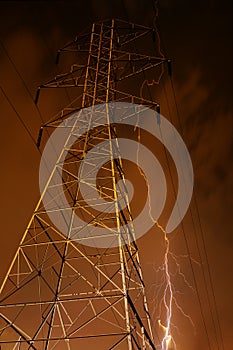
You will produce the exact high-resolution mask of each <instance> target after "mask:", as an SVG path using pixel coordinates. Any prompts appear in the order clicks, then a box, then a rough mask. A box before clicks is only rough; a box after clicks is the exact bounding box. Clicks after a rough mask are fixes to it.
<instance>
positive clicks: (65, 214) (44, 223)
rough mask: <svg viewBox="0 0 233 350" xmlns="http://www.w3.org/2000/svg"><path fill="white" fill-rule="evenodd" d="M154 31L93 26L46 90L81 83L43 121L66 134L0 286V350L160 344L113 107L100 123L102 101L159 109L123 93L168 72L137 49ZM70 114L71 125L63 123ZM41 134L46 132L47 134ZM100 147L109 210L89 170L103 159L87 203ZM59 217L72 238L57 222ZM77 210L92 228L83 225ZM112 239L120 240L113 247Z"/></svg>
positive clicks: (70, 47) (71, 47)
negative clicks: (136, 81)
mask: <svg viewBox="0 0 233 350" xmlns="http://www.w3.org/2000/svg"><path fill="white" fill-rule="evenodd" d="M147 36H150V38H151V41H152V43H153V38H155V33H154V31H153V29H151V28H146V27H144V26H139V25H133V24H130V23H127V22H124V21H119V20H111V21H106V22H103V23H95V24H93V26H92V30H91V32H84V33H83V34H81V35H79V36H77V37H76V38H75V40H74V41H72V42H70V43H68V44H67V45H66V46H65V47H64V48H63V49H62V50H60V51H59V53H58V55H59V54H60V53H61V52H63V51H68V52H75V53H76V54H78V56H77V57H78V59H79V63H77V64H74V65H73V66H72V67H71V70H70V72H68V73H66V74H61V75H58V76H57V77H56V78H55V79H53V80H51V81H49V82H48V83H46V84H44V85H42V86H41V87H40V88H39V90H38V92H39V91H40V90H41V89H42V88H53V87H56V88H59V87H61V88H62V87H63V88H68V87H73V88H74V87H75V88H77V91H78V93H77V98H75V100H74V101H73V102H72V103H71V104H70V105H69V107H68V108H65V109H64V110H63V111H62V112H61V113H60V114H59V115H58V116H57V117H56V118H53V120H51V121H50V122H49V123H47V124H46V125H44V126H43V128H44V129H45V128H46V129H47V130H53V128H55V129H59V127H60V129H61V130H62V132H63V131H64V132H65V133H66V134H65V135H66V140H65V143H64V145H63V147H62V148H61V149H60V152H59V153H58V154H57V160H56V161H55V162H54V163H53V161H52V160H51V162H50V163H48V164H47V168H48V171H49V175H48V176H47V178H46V182H45V183H44V190H43V193H42V196H41V198H40V200H39V202H38V204H37V206H36V209H35V211H34V213H33V215H32V218H31V220H30V222H29V224H28V227H27V229H26V231H25V233H24V235H23V238H22V240H21V243H20V246H19V248H18V250H17V252H16V255H15V257H14V259H13V261H12V263H11V266H10V268H9V271H8V273H7V275H6V277H5V280H4V282H3V285H2V287H1V298H0V316H1V317H0V329H1V341H0V344H1V349H2V350H4V349H37V350H41V349H60V350H63V349H122V350H124V349H129V350H133V349H155V345H154V340H153V335H152V327H151V320H150V316H149V312H148V307H147V302H146V296H145V286H144V283H143V278H142V271H141V266H140V261H139V256H138V248H137V244H136V242H135V236H134V234H135V233H134V227H133V218H132V215H131V210H130V205H129V198H128V195H127V193H126V191H125V189H124V183H125V174H124V171H123V168H122V159H121V155H120V151H119V150H118V146H117V127H116V126H115V125H114V124H111V123H110V120H109V115H108V111H106V113H105V116H106V120H105V122H104V123H103V122H101V123H99V122H98V106H100V108H101V106H103V104H104V106H107V104H108V103H111V102H117V101H118V102H119V101H120V102H128V103H132V102H133V103H134V104H135V103H136V104H141V105H146V106H150V107H152V108H157V107H158V105H157V103H155V102H153V101H151V100H148V101H146V100H145V99H142V98H141V97H138V96H136V94H135V96H134V95H133V94H130V93H128V92H127V91H124V89H123V87H124V86H126V90H127V79H131V78H132V77H134V76H136V75H140V74H144V72H145V71H147V70H153V69H157V68H159V70H160V73H161V69H163V64H164V62H165V61H166V60H165V59H164V57H161V56H159V55H158V56H148V55H145V54H140V53H138V52H137V50H136V49H135V48H136V43H137V41H138V40H145V38H146V37H147ZM85 60H86V62H85V63H84V64H83V61H85ZM156 67H157V68H156ZM160 73H159V74H160ZM37 98H38V94H37ZM94 106H95V108H94ZM96 106H97V107H96ZM104 108H106V107H104ZM71 115H72V123H71V125H67V124H65V123H66V120H67V118H68V117H69V116H71ZM77 128H78V130H79V133H80V134H82V135H81V136H80V135H79V134H78V133H77ZM82 128H83V129H82ZM82 130H87V131H85V132H84V133H83V132H82ZM41 133H42V128H41V132H40V135H39V136H40V138H41ZM113 139H114V140H115V143H114V145H115V146H114V147H115V149H114V150H113V146H112V145H113V144H112V143H111V142H107V143H106V144H105V147H104V148H101V149H100V148H98V145H99V144H100V143H101V142H104V141H112V140H113ZM94 147H95V148H96V151H95V152H93V153H92V157H94V158H95V159H99V162H100V164H102V163H101V162H103V160H102V158H101V152H104V156H106V155H107V156H108V158H109V162H107V163H104V164H102V166H101V167H100V170H99V172H98V181H97V183H96V187H97V188H98V193H99V195H100V196H101V197H102V199H104V200H105V202H106V205H107V206H108V207H109V208H110V209H111V210H100V207H98V206H99V205H100V204H99V202H98V200H97V198H96V197H95V193H96V192H92V191H94V189H93V183H92V182H91V181H92V176H91V175H92V172H94V171H95V167H96V163H95V164H94V165H93V164H92V162H91V157H90V158H89V168H88V172H84V170H83V182H84V183H85V185H86V186H87V192H86V193H88V202H87V201H86V200H85V199H84V198H83V194H82V192H81V191H80V186H79V183H78V177H77V173H78V171H80V168H81V167H82V161H83V159H85V157H86V156H87V155H88V152H90V151H91V150H92V149H93V148H94ZM113 153H114V154H115V156H114V155H113ZM62 159H63V163H62V161H61V160H62ZM51 164H53V166H51ZM61 164H63V166H61ZM81 173H82V170H81ZM87 173H88V174H89V175H88V176H87ZM55 177H56V180H55ZM57 178H60V184H59V183H58V182H57ZM119 181H121V187H120V188H119V186H117V182H119ZM58 185H59V186H58ZM58 188H59V189H61V188H62V191H63V195H64V194H65V198H66V201H67V203H68V204H69V206H67V205H64V206H62V205H61V201H60V199H61V197H59V196H60V192H59V190H58ZM88 191H89V192H88ZM119 197H122V199H123V200H124V201H125V203H126V205H125V208H124V210H121V208H120V207H119V206H120V205H121V204H120V203H121V202H119V200H118V199H119ZM62 198H63V197H62ZM45 201H47V207H46V210H45V207H44V204H43V203H45ZM48 208H49V209H48ZM114 208H115V210H113V209H114ZM54 215H55V216H56V218H57V220H58V221H59V222H60V223H61V226H62V227H63V229H64V230H65V231H66V234H65V235H64V234H63V233H64V230H63V232H60V231H59V228H58V227H57V225H55V224H54V220H53V219H51V218H55V216H54ZM75 215H78V216H79V217H81V218H82V220H83V222H85V225H83V226H77V224H75V221H74V216H75ZM126 224H127V225H126ZM122 225H125V227H126V228H125V232H124V234H122V231H121V230H120V229H119V228H120V226H122ZM100 228H104V229H105V231H106V232H107V236H108V238H109V240H108V242H109V244H107V243H105V244H103V247H102V248H101V245H100V244H98V239H99V238H100V239H101V237H98V235H97V236H96V237H95V238H94V239H93V235H95V230H98V229H100ZM84 230H85V232H86V233H85V234H83V231H84ZM113 239H115V240H117V242H118V244H117V246H116V245H115V247H114V246H113V245H112V242H113Z"/></svg>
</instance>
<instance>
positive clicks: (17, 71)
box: [0, 39, 44, 124]
mask: <svg viewBox="0 0 233 350" xmlns="http://www.w3.org/2000/svg"><path fill="white" fill-rule="evenodd" d="M0 45H1V46H2V49H3V51H4V52H5V55H6V56H7V58H8V60H9V61H10V63H11V65H12V66H13V68H14V70H15V72H16V73H17V75H18V77H19V78H20V80H21V82H22V84H23V86H24V88H25V89H26V91H27V93H28V95H29V96H30V98H31V99H32V101H33V105H34V106H35V108H36V110H37V113H38V115H39V118H40V120H41V122H42V123H43V124H44V120H43V117H42V115H41V112H40V110H39V108H38V107H37V105H35V104H34V98H33V96H32V93H31V91H30V90H29V88H28V86H27V84H26V83H25V80H24V79H23V77H22V75H21V74H20V72H19V70H18V68H17V67H16V64H15V63H14V61H13V60H12V58H11V57H10V55H9V53H8V51H7V49H6V47H5V45H4V43H3V41H2V40H1V39H0Z"/></svg>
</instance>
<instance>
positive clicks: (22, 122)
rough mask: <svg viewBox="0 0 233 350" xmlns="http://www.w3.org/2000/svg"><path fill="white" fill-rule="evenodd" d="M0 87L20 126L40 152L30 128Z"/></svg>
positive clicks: (0, 87)
mask: <svg viewBox="0 0 233 350" xmlns="http://www.w3.org/2000/svg"><path fill="white" fill-rule="evenodd" d="M0 89H1V91H2V94H3V96H4V97H5V99H6V100H7V102H8V103H9V105H10V106H11V108H12V110H13V111H14V112H15V114H16V116H17V118H18V120H19V121H20V123H21V124H22V126H23V127H24V129H25V130H26V132H27V134H28V135H29V137H30V139H31V140H32V142H33V144H34V145H35V146H36V149H37V150H38V152H39V153H40V154H41V152H40V150H39V149H38V147H37V145H36V141H35V140H34V137H33V136H32V134H31V132H30V130H29V129H28V127H27V125H26V124H25V122H24V120H23V118H22V117H21V116H20V114H19V113H18V112H17V110H16V108H15V106H14V105H13V103H12V102H11V100H10V99H9V97H8V96H7V94H6V92H5V91H4V89H3V88H2V86H0Z"/></svg>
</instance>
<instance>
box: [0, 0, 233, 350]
mask: <svg viewBox="0 0 233 350" xmlns="http://www.w3.org/2000/svg"><path fill="white" fill-rule="evenodd" d="M32 3H33V4H30V5H29V3H28V2H11V1H8V2H1V3H0V40H1V41H2V43H3V44H4V46H5V48H6V49H7V52H8V55H9V57H10V59H11V60H12V61H13V63H14V65H15V67H14V66H13V65H12V62H11V61H10V59H9V57H7V55H6V52H5V51H4V49H3V47H2V46H1V45H0V83H1V86H2V88H3V89H4V91H5V93H6V94H7V96H8V97H9V99H10V101H11V102H12V103H13V105H14V107H15V108H16V110H17V112H18V113H19V114H20V116H21V117H22V119H23V121H24V122H25V124H26V125H27V127H28V129H30V132H31V134H32V136H33V138H34V139H36V138H37V135H38V130H39V128H40V126H41V120H40V116H39V114H38V111H37V110H36V108H35V106H34V104H33V101H32V98H31V96H30V95H29V93H28V91H27V90H26V89H25V86H24V85H23V83H22V80H21V78H20V77H19V74H18V73H17V72H16V69H17V70H18V72H19V73H20V75H21V76H22V77H23V80H24V82H25V84H26V86H27V88H28V89H29V92H30V93H31V95H32V96H34V95H35V92H36V88H37V86H38V85H40V84H41V83H43V82H45V81H47V80H49V79H51V78H53V77H54V76H55V75H56V74H57V71H56V66H55V64H54V60H53V55H54V56H55V53H56V51H57V49H59V48H60V47H62V46H63V45H64V44H65V43H66V42H67V41H69V40H70V39H72V38H73V37H75V35H76V34H77V33H78V32H79V31H80V30H81V29H82V28H83V27H84V26H86V25H88V24H90V23H91V22H92V20H96V19H102V18H106V17H111V16H116V17H123V18H126V15H125V10H124V9H123V7H122V4H120V2H118V1H113V0H112V1H107V0H106V1H104V0H101V1H98V6H97V1H85V2H80V1H79V2H78V1H77V3H76V2H74V1H70V2H69V1H66V2H62V1H60V2H59V1H57V2H56V1H50V2H49V1H47V2H43V1H42V2H32ZM161 3H162V4H160V15H159V27H160V33H161V38H162V48H163V49H164V50H165V54H166V56H167V57H170V58H172V59H173V61H174V63H173V78H174V86H175V91H176V97H177V103H178V108H179V112H180V119H181V124H182V128H183V138H184V141H185V143H186V145H187V147H188V149H189V151H190V155H191V158H192V161H193V167H194V175H195V192H196V199H197V203H198V209H199V213H200V218H201V223H202V228H203V232H204V238H205V243H206V248H207V254H208V259H209V264H210V269H211V275H212V280H213V285H214V291H215V296H216V301H217V306H218V311H219V317H220V322H221V327H222V332H223V339H224V342H225V350H228V349H229V350H230V348H231V347H230V345H231V341H232V340H231V335H232V325H233V316H232V315H233V309H232V300H231V299H232V292H233V291H232V286H233V280H232V268H233V259H232V254H233V249H232V248H233V238H232V234H231V232H232V229H231V221H230V209H231V208H232V204H233V203H232V178H233V158H232V132H233V128H232V126H233V125H232V104H231V98H232V47H231V36H232V31H231V18H230V1H227V0H224V1H223V2H221V4H220V3H219V2H217V1H212V2H211V4H208V2H205V3H204V4H203V3H202V2H201V1H195V4H193V3H191V2H189V3H188V5H187V4H186V2H185V1H169V0H166V1H163V2H162V1H161ZM125 5H126V8H127V11H128V18H129V19H130V20H131V21H134V22H139V23H143V24H150V23H151V20H152V6H151V1H149V0H147V1H142V0H141V1H139V0H137V1H130V0H127V1H125ZM164 91H166V93H167V96H168V99H169V101H170V102H169V103H170V106H171V111H170V112H169V110H168V108H167V107H166V96H165V95H164ZM155 93H156V92H155ZM59 94H60V95H59V98H58V97H57V96H58V95H55V93H53V92H49V93H47V92H45V91H43V92H42V94H41V99H40V103H39V108H40V111H41V114H42V116H43V120H44V121H46V120H48V119H50V118H51V116H52V115H54V114H55V113H56V112H57V111H59V110H60V109H61V108H62V107H63V104H64V103H65V96H64V93H63V94H62V92H59ZM158 98H159V99H160V101H159V102H160V103H161V106H162V108H163V111H162V113H163V115H164V116H165V117H167V118H168V119H169V118H170V117H171V115H172V117H173V122H174V124H175V126H176V127H177V128H178V130H179V131H180V129H179V122H178V118H177V113H176V108H175V104H174V96H173V94H172V88H171V84H170V82H169V81H167V82H166V84H165V90H163V92H162V93H161V94H160V95H159V96H158ZM0 106H1V138H0V145H1V147H0V152H1V154H0V156H1V172H0V179H1V182H0V184H1V218H2V220H1V221H2V230H1V246H0V253H1V264H0V281H2V279H3V276H4V274H5V272H6V270H7V266H9V264H10V261H11V259H12V257H13V254H14V252H15V250H16V248H17V245H18V243H19V241H20V239H21V236H22V234H23V232H24V229H25V227H26V225H27V223H28V221H29V219H30V216H31V214H32V212H33V209H34V207H35V204H36V202H37V200H38V198H39V187H38V169H39V162H40V154H39V152H38V150H37V149H36V147H35V146H34V145H33V143H32V140H31V139H30V138H29V136H28V134H27V132H26V131H25V129H24V128H23V127H22V124H21V123H20V122H19V120H18V119H17V116H16V114H15V112H14V111H13V110H12V108H11V106H10V105H9V103H8V102H7V100H6V98H5V97H4V95H3V93H2V92H1V91H0ZM191 207H192V211H193V215H194V219H195V222H196V226H195V227H193V225H192V222H191V216H190V213H188V215H187V216H186V218H185V220H184V228H185V232H186V236H187V239H188V244H189V247H190V251H191V255H192V256H193V258H194V259H196V260H199V257H198V250H197V247H196V241H195V232H194V231H195V229H196V231H197V232H196V233H197V239H198V242H199V244H200V247H201V254H202V257H204V255H203V252H204V251H203V244H202V240H201V232H200V228H199V226H198V224H197V222H198V217H197V212H196V206H195V202H194V201H193V202H192V205H191ZM138 245H139V248H140V251H141V254H140V255H141V262H142V268H143V271H144V276H145V281H146V285H147V287H148V288H147V290H148V294H149V296H150V297H149V300H150V309H151V313H152V314H153V317H154V318H153V320H154V322H156V310H154V305H155V304H156V300H155V301H153V296H154V295H155V292H156V283H157V274H156V272H155V270H156V268H157V267H158V265H159V256H160V249H161V248H159V247H161V237H160V235H159V233H158V232H157V231H156V230H155V229H153V230H151V231H150V232H149V233H148V234H147V235H144V236H143V237H142V238H141V239H140V240H139V241H138ZM171 247H172V249H173V251H174V253H175V254H181V255H186V254H187V248H186V245H185V239H184V236H183V234H182V230H181V228H179V229H178V230H176V232H175V233H174V234H173V237H172V241H171ZM203 259H204V258H203ZM204 260H205V259H204ZM179 262H180V264H181V267H182V271H184V273H185V275H186V276H187V279H188V281H189V282H190V284H192V285H193V284H194V281H193V276H192V271H191V269H190V265H189V262H188V260H187V259H185V258H180V259H179ZM194 271H195V277H196V279H197V283H198V286H199V288H200V295H201V301H202V303H203V305H206V295H205V290H204V284H203V276H202V274H201V269H200V268H199V267H198V264H196V265H195V264H194ZM205 271H207V269H206V261H205ZM208 283H209V282H208ZM174 287H175V288H177V290H179V291H180V293H181V294H180V295H179V294H178V295H179V296H178V297H177V300H179V302H180V305H181V306H182V307H183V310H184V312H185V313H187V314H189V315H190V316H191V317H192V319H193V322H194V324H195V328H193V326H192V325H191V323H190V322H189V321H188V319H187V318H186V317H184V316H182V315H181V313H180V312H179V311H178V310H176V311H175V312H174V318H173V323H174V324H175V325H176V326H177V327H178V328H179V331H175V332H174V335H175V339H176V343H177V350H206V349H208V348H207V345H206V344H207V341H206V335H205V332H204V331H203V324H202V321H201V315H200V310H199V307H198V302H197V298H196V296H195V293H193V291H192V289H189V288H186V287H185V286H184V284H183V283H182V281H181V280H180V279H178V278H174ZM204 312H205V318H206V322H207V325H208V333H209V334H210V338H211V342H212V348H211V349H213V350H217V349H218V348H217V345H216V342H215V341H214V337H213V336H214V335H213V327H212V325H211V319H210V312H209V310H208V308H207V307H206V306H205V307H204Z"/></svg>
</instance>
